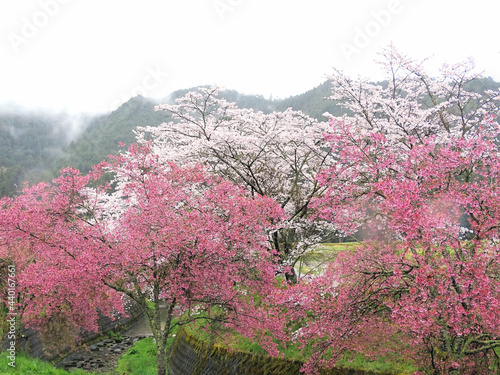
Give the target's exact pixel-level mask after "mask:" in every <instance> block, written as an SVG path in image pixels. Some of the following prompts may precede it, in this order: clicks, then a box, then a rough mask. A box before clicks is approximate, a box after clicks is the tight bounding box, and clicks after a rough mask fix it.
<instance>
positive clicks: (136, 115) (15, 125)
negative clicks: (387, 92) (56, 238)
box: [0, 78, 500, 196]
mask: <svg viewBox="0 0 500 375" xmlns="http://www.w3.org/2000/svg"><path fill="white" fill-rule="evenodd" d="M380 84H381V85H384V83H383V82H382V83H380ZM205 87H207V86H205ZM499 87H500V83H497V82H494V81H493V80H492V79H491V78H484V79H481V80H479V81H478V82H475V86H474V87H473V88H472V89H473V90H474V91H477V92H480V91H484V90H485V89H498V88H499ZM194 89H195V88H191V89H182V90H177V91H175V92H173V93H172V94H170V95H169V96H168V97H167V98H164V99H162V100H158V99H152V98H146V97H143V96H141V95H138V96H136V97H133V98H131V99H130V100H128V101H127V102H125V103H123V104H122V105H121V106H120V107H118V108H117V109H116V110H114V111H112V112H110V113H105V114H100V115H88V114H77V115H75V114H70V113H67V112H60V113H56V112H53V111H42V110H40V109H25V108H23V107H22V106H19V105H17V104H15V103H12V102H8V103H3V104H0V196H4V195H14V194H15V192H16V191H18V190H19V189H20V188H22V184H23V182H24V181H27V182H29V183H37V182H41V181H51V180H52V179H53V178H54V177H56V176H57V174H58V171H59V170H60V169H62V168H64V167H66V166H71V167H74V168H77V169H79V170H80V171H82V172H84V173H85V172H88V171H89V170H90V168H92V166H94V165H96V164H97V163H99V162H100V161H102V160H103V159H106V158H107V156H108V155H111V154H116V153H118V152H119V151H120V150H121V149H123V148H120V147H119V143H120V142H122V143H124V144H126V145H129V144H131V143H133V142H135V134H134V132H133V130H134V129H135V128H137V127H138V126H157V125H159V124H161V123H163V122H168V121H171V118H170V116H169V114H168V113H167V112H164V111H154V106H155V105H158V104H161V103H174V102H175V99H177V98H181V97H183V96H184V95H185V94H186V93H187V92H189V91H191V90H194ZM330 95H331V83H330V82H329V81H326V82H324V83H322V84H320V85H319V86H317V87H315V88H313V89H311V90H309V91H307V92H305V93H303V94H300V95H295V96H291V97H289V98H286V99H274V100H273V99H266V98H264V97H263V96H262V95H246V94H241V93H239V92H237V91H236V90H223V91H221V92H220V93H219V96H220V97H222V98H224V99H226V100H227V101H229V102H235V103H236V104H237V106H238V107H240V108H251V109H253V110H255V111H262V112H264V113H270V112H273V111H284V110H286V109H287V108H292V109H294V110H300V111H302V112H304V113H305V114H307V115H309V116H311V117H313V118H316V119H318V120H325V118H324V117H323V113H325V112H328V113H330V114H332V115H334V116H342V115H343V114H345V113H346V110H345V109H344V108H342V107H341V106H339V105H338V103H337V102H335V101H333V100H329V99H327V98H328V97H329V96H330Z"/></svg>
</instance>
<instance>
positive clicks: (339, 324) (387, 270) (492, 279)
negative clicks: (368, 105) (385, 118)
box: [279, 117, 500, 374]
mask: <svg viewBox="0 0 500 375" xmlns="http://www.w3.org/2000/svg"><path fill="white" fill-rule="evenodd" d="M493 120H494V118H492V117H486V118H485V119H483V121H482V122H480V123H479V124H478V127H476V128H475V129H474V130H470V131H469V132H468V137H462V136H457V137H451V138H450V139H449V140H448V142H447V143H445V144H443V143H442V140H441V139H440V137H439V136H428V137H426V138H423V139H418V138H416V137H409V138H408V140H407V145H408V147H407V148H395V147H394V142H393V138H391V137H390V136H386V135H385V134H384V133H382V132H366V133H362V132H358V131H357V130H358V128H357V126H356V124H354V125H351V124H345V123H334V124H332V125H333V129H334V130H333V131H332V133H331V134H329V135H328V136H327V139H328V140H329V141H330V143H331V145H332V149H333V150H334V153H335V154H336V155H337V157H338V160H337V164H336V165H335V166H333V167H331V168H328V169H326V170H324V171H323V172H322V173H320V174H319V176H318V181H319V182H320V184H321V185H322V186H327V187H328V189H327V191H326V192H325V194H324V195H323V196H322V197H321V198H319V199H317V200H315V201H314V202H313V203H312V204H313V205H314V207H315V208H316V212H318V214H319V215H320V216H321V217H323V218H325V219H328V220H331V221H333V222H334V223H335V224H336V225H337V226H339V228H341V229H342V230H344V231H346V232H347V233H352V232H354V231H355V230H356V229H357V228H358V227H360V226H364V227H365V229H366V231H367V232H368V233H370V237H371V240H370V241H367V242H365V243H363V244H362V245H359V246H358V247H357V248H356V249H355V250H347V251H345V252H343V253H341V254H340V255H339V257H338V259H337V260H336V261H335V262H334V263H332V264H331V266H330V268H329V269H328V270H327V272H326V274H325V275H323V276H321V277H318V278H316V279H315V280H313V281H311V282H310V283H307V284H304V285H297V286H295V287H293V288H289V289H288V290H287V291H286V292H280V296H279V298H280V299H279V300H280V301H281V304H282V306H285V308H287V309H288V311H289V314H290V316H291V317H292V318H293V320H294V321H296V322H300V323H301V325H302V327H301V329H300V330H299V331H296V332H295V337H296V338H297V340H299V341H301V342H303V343H304V344H306V343H307V342H310V341H311V340H313V341H314V340H315V341H316V343H317V351H316V353H315V354H314V355H313V358H312V359H311V361H310V362H309V364H308V366H307V367H306V370H307V371H310V372H314V365H315V364H316V361H319V363H321V364H329V365H332V364H334V363H335V361H336V360H337V359H338V357H339V356H340V355H341V354H342V353H344V352H346V351H350V350H355V351H359V352H363V353H365V354H368V355H370V354H372V355H373V354H377V355H380V354H384V353H386V354H387V353H388V352H389V351H391V350H394V347H391V345H392V344H391V342H392V341H393V340H400V341H402V342H403V343H404V345H402V346H400V347H399V348H397V350H398V351H399V352H398V353H399V354H402V353H405V351H406V355H408V356H413V358H415V359H416V360H417V358H418V360H417V362H416V363H418V365H419V367H422V368H423V369H424V370H426V371H428V372H429V373H435V374H476V373H493V372H495V371H498V369H499V368H500V361H499V357H498V348H499V347H500V321H499V320H498V316H499V313H500V268H499V260H500V244H499V243H498V238H499V232H498V229H499V227H500V224H499V223H500V210H499V209H498V207H500V200H499V197H500V194H499V193H500V190H499V189H500V187H499V184H498V181H499V180H500V179H499V178H500V175H499V173H500V158H499V152H498V146H497V139H498V135H499V134H500V132H499V130H498V127H497V126H496V124H495V123H494V122H493ZM464 214H466V215H467V217H468V218H469V221H470V231H471V235H470V238H471V239H469V240H465V239H464V238H463V236H462V234H463V228H461V226H460V223H459V219H460V217H461V216H462V215H464ZM311 316H312V317H313V318H312V319H311V318H310V317H311ZM327 353H328V354H327ZM323 354H324V356H323V359H321V358H322V355H323Z"/></svg>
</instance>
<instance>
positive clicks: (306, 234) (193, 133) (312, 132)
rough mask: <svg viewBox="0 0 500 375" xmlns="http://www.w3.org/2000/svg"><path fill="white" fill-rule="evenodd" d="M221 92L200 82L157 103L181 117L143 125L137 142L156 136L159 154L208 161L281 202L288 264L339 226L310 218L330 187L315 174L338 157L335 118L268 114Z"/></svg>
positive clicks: (277, 241) (278, 242) (280, 242)
mask: <svg viewBox="0 0 500 375" xmlns="http://www.w3.org/2000/svg"><path fill="white" fill-rule="evenodd" d="M218 91H219V89H218V88H216V87H212V88H200V89H199V90H198V91H193V92H189V93H187V94H186V95H185V96H184V97H182V98H180V99H178V100H177V101H176V104H173V105H170V104H165V105H160V106H157V107H156V108H155V109H156V110H159V111H166V112H168V113H169V114H170V115H171V116H172V117H173V119H174V121H172V122H169V123H164V124H161V125H159V126H157V127H147V128H140V130H139V133H138V140H139V142H141V141H142V142H143V141H144V140H145V139H151V138H152V141H153V147H152V149H153V152H154V153H156V154H157V155H159V157H160V160H161V161H162V162H164V163H166V162H168V161H170V160H174V161H176V162H178V163H183V164H186V163H202V164H203V165H205V166H207V168H209V170H210V171H212V172H213V173H215V174H217V175H220V176H222V177H224V178H226V179H229V180H230V181H233V182H234V183H237V184H239V185H241V186H244V187H245V188H246V189H247V190H248V191H249V192H250V193H251V194H252V195H253V196H258V195H261V196H266V197H270V198H272V199H274V200H275V201H276V202H278V203H279V204H280V205H281V207H282V208H283V209H284V210H285V211H286V213H287V214H288V216H287V218H286V219H285V220H283V221H282V222H281V226H282V229H281V230H279V231H276V232H274V234H273V245H274V248H275V249H277V250H279V252H280V253H281V256H282V264H284V265H285V266H293V265H294V264H295V262H296V261H297V259H298V257H299V256H301V255H303V254H304V253H305V252H306V251H307V250H308V249H310V248H311V247H312V246H313V245H315V244H317V243H318V242H319V241H320V239H321V238H322V236H323V235H325V233H327V232H331V231H332V230H333V229H332V228H331V226H330V225H329V223H327V222H325V221H322V220H315V221H311V220H310V214H311V208H310V202H311V199H312V198H313V197H316V196H320V195H321V194H322V191H323V190H324V188H323V187H321V186H320V185H319V184H318V182H317V181H316V180H315V178H314V176H315V175H316V173H318V172H319V171H320V170H321V168H323V167H324V166H326V165H328V162H329V161H330V157H331V154H330V150H329V147H325V143H324V139H323V136H322V133H323V132H324V131H326V130H327V129H328V124H327V123H322V122H318V121H316V120H314V119H312V118H310V117H308V116H306V115H305V114H304V113H302V112H297V111H293V110H291V109H288V110H286V111H284V112H273V113H270V114H264V113H262V112H254V111H253V110H251V109H241V108H237V107H236V105H235V104H234V103H229V102H227V101H226V100H224V99H221V98H219V97H218ZM292 272H293V269H292ZM289 276H290V275H289ZM293 278H294V277H293V276H290V277H289V279H293Z"/></svg>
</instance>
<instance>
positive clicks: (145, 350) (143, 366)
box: [116, 337, 157, 375]
mask: <svg viewBox="0 0 500 375" xmlns="http://www.w3.org/2000/svg"><path fill="white" fill-rule="evenodd" d="M116 372H117V373H118V374H120V375H125V374H126V375H156V373H157V367H156V345H155V342H154V341H153V338H152V337H148V338H145V339H142V340H139V341H137V343H136V344H135V345H134V346H133V347H131V348H130V349H129V350H127V352H126V353H125V354H124V355H123V356H122V357H121V358H120V359H119V360H118V367H117V369H116Z"/></svg>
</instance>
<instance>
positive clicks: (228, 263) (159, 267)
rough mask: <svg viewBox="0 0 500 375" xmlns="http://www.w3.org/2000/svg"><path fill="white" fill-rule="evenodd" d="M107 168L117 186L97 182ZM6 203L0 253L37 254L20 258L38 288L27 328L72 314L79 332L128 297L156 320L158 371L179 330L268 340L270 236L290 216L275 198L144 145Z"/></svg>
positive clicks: (0, 217)
mask: <svg viewBox="0 0 500 375" xmlns="http://www.w3.org/2000/svg"><path fill="white" fill-rule="evenodd" d="M103 173H106V174H107V173H111V174H112V176H113V179H112V181H111V185H109V184H106V185H102V184H100V183H99V182H100V180H98V178H100V177H101V176H102V175H103ZM96 185H97V187H96ZM111 187H112V188H111ZM1 207H2V210H1V211H0V221H1V227H2V232H1V234H0V235H1V251H2V252H3V254H5V252H6V251H7V250H8V246H10V245H12V244H16V246H25V247H26V248H28V249H30V252H31V254H32V256H31V257H30V258H29V259H28V260H26V259H18V260H17V261H18V262H22V263H24V264H23V267H19V270H20V271H21V270H22V272H20V274H19V283H20V285H22V286H23V287H25V288H26V289H27V290H28V291H29V294H28V295H27V300H26V304H27V308H26V312H25V314H24V316H23V319H24V320H25V322H26V323H27V324H29V325H31V326H34V327H39V328H41V327H43V326H44V324H46V322H47V321H48V320H50V319H51V318H53V317H55V316H56V315H57V316H60V315H64V318H65V320H66V321H67V322H69V323H71V324H73V326H74V327H75V328H81V329H86V330H95V329H96V328H97V327H96V319H97V313H96V308H99V309H100V310H101V312H102V313H103V314H105V315H108V316H112V315H113V313H114V312H115V311H120V312H122V311H123V308H122V305H123V299H122V296H124V295H127V296H128V297H130V298H131V299H132V300H134V301H135V302H137V303H138V304H139V305H140V306H141V307H142V308H143V309H144V311H145V314H146V316H147V318H148V320H149V322H150V325H151V329H152V331H153V335H154V337H155V340H156V345H157V350H158V357H157V358H158V359H157V364H158V374H165V368H166V352H165V345H166V341H167V338H168V337H169V335H170V332H171V329H172V327H173V326H174V324H178V325H182V324H187V323H189V322H191V321H193V320H196V319H201V318H204V319H207V320H208V321H212V322H219V323H221V324H225V325H227V326H229V327H231V328H234V329H236V330H238V331H240V332H242V333H243V334H245V335H247V336H252V337H255V336H257V337H260V338H262V341H263V342H264V343H265V340H266V336H265V334H264V333H262V332H263V331H264V330H266V331H267V330H269V329H270V327H271V328H272V324H271V323H270V322H271V320H270V319H269V318H268V312H267V309H266V308H265V307H266V304H267V298H266V296H267V295H268V291H269V290H270V289H271V288H272V287H273V285H274V283H275V279H274V275H275V272H276V261H275V259H276V254H274V253H273V252H272V251H269V249H268V237H267V233H268V232H269V229H270V228H271V227H272V223H271V222H272V221H274V222H276V221H279V220H281V219H282V216H283V213H282V210H281V208H280V207H279V206H278V205H277V204H275V202H274V201H272V200H271V199H270V198H267V197H262V196H255V197H252V196H250V194H248V193H247V192H245V191H244V190H243V189H242V188H240V187H237V186H236V185H234V184H232V183H230V182H228V181H226V180H223V179H221V178H220V177H216V176H213V175H210V174H208V173H207V172H206V171H205V170H204V169H203V168H202V167H200V166H186V167H179V166H177V165H176V164H174V163H168V164H163V163H159V161H158V157H157V156H156V155H155V154H153V153H151V150H150V148H149V146H148V145H143V146H141V147H139V146H131V148H130V149H129V151H128V152H126V153H123V154H122V155H119V156H117V157H114V159H113V161H112V162H110V163H102V164H100V165H99V166H98V167H96V169H95V171H94V172H93V173H92V174H90V175H88V176H82V175H80V174H79V172H78V171H76V170H72V169H66V170H64V171H63V174H62V176H61V177H60V178H58V179H57V180H55V181H54V184H52V185H47V184H40V185H37V186H35V187H26V188H25V189H24V190H23V193H22V194H21V195H20V196H19V197H17V198H16V199H9V198H4V199H3V200H2V202H1ZM174 318H177V319H178V320H174ZM174 322H175V323H174ZM268 344H270V341H268ZM268 347H269V349H270V350H271V351H272V350H273V348H272V345H268Z"/></svg>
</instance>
